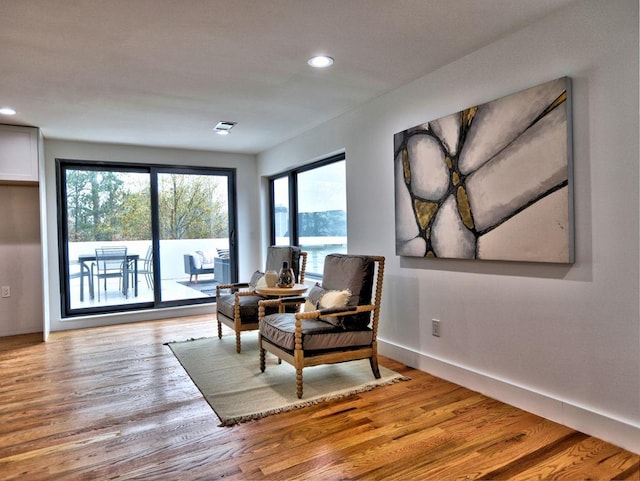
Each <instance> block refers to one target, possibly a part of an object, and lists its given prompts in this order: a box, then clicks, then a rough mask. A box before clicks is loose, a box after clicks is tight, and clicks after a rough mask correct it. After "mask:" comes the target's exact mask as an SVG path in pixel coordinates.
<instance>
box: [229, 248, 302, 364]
mask: <svg viewBox="0 0 640 481" xmlns="http://www.w3.org/2000/svg"><path fill="white" fill-rule="evenodd" d="M283 262H288V263H289V266H290V267H291V268H292V269H293V272H294V275H295V278H296V283H300V284H302V283H303V282H304V273H305V269H306V265H307V253H306V252H303V251H301V250H300V247H296V246H270V247H269V248H268V250H267V263H266V269H265V272H266V271H270V270H273V271H276V272H277V271H279V270H280V269H281V268H282V264H283ZM263 275H264V272H261V271H256V272H255V273H254V275H253V276H252V279H251V280H250V281H249V282H239V283H232V284H218V285H217V286H216V317H217V320H218V337H219V338H222V324H225V325H226V326H228V327H230V328H231V329H233V330H234V331H235V333H236V351H237V352H238V353H239V352H240V350H241V341H240V333H241V332H242V331H254V330H256V329H258V302H259V301H260V300H261V299H264V298H263V297H261V296H258V295H256V293H255V292H254V289H255V287H256V284H257V283H258V281H259V280H260V278H261V277H262V276H263Z"/></svg>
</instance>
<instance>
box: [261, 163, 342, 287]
mask: <svg viewBox="0 0 640 481" xmlns="http://www.w3.org/2000/svg"><path fill="white" fill-rule="evenodd" d="M269 180H270V193H271V194H270V205H271V242H272V244H275V245H299V246H301V247H302V249H303V250H305V251H307V252H308V253H309V256H308V259H307V273H308V275H309V276H310V277H319V276H321V275H322V270H323V266H324V258H325V256H326V255H327V254H330V253H336V252H337V253H346V252H347V193H346V173H345V156H344V154H340V155H337V156H334V157H331V158H328V159H325V160H322V161H319V162H314V163H313V164H309V165H306V166H304V167H300V168H298V169H294V170H290V171H287V172H282V173H280V174H278V175H276V176H273V177H271V178H270V179H269Z"/></svg>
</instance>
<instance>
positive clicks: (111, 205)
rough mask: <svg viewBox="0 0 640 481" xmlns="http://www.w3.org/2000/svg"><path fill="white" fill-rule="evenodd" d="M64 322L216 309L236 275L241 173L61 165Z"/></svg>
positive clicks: (105, 165) (150, 166)
mask: <svg viewBox="0 0 640 481" xmlns="http://www.w3.org/2000/svg"><path fill="white" fill-rule="evenodd" d="M57 172H58V194H59V203H58V207H59V218H60V219H62V222H60V224H59V225H60V235H59V238H60V240H59V244H60V266H61V272H60V279H61V285H62V286H63V288H62V291H63V292H62V300H63V315H64V316H65V317H67V316H74V315H85V314H88V313H98V312H99V313H103V312H115V311H124V310H130V309H141V308H149V307H167V306H174V305H184V304H197V303H205V302H213V301H214V300H215V297H214V296H215V285H216V284H217V283H218V282H222V281H224V282H231V280H232V277H234V278H235V276H232V274H233V273H234V272H235V271H236V269H235V256H234V253H235V251H236V247H235V243H234V239H233V236H232V235H230V233H233V232H235V229H234V223H235V206H234V198H235V195H234V189H235V185H234V184H235V171H234V170H233V169H203V168H172V167H166V166H157V165H132V164H115V163H114V164H111V163H103V162H101V163H92V162H78V161H65V160H58V161H57Z"/></svg>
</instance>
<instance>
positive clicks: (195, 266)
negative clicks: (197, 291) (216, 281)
mask: <svg viewBox="0 0 640 481" xmlns="http://www.w3.org/2000/svg"><path fill="white" fill-rule="evenodd" d="M209 259H210V260H211V262H208V261H209ZM214 259H215V257H214V256H211V257H210V258H205V257H203V255H201V254H199V253H196V252H194V253H192V254H185V255H184V272H185V273H186V274H189V282H192V279H193V276H195V278H196V284H197V283H198V276H199V275H200V274H213V273H214V272H215V266H214V262H213V260H214Z"/></svg>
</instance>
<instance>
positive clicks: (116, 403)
mask: <svg viewBox="0 0 640 481" xmlns="http://www.w3.org/2000/svg"><path fill="white" fill-rule="evenodd" d="M226 332H227V334H228V333H229V331H226ZM215 335H216V328H215V323H214V321H213V320H212V319H211V318H208V317H191V318H176V319H171V320H165V321H156V322H145V323H137V324H128V325H120V326H111V327H104V328H94V329H85V330H79V331H69V332H59V333H53V334H52V335H51V337H50V341H49V342H47V343H43V342H40V339H41V335H39V334H38V335H25V336H14V337H8V338H2V339H0V373H1V374H0V479H2V480H4V481H7V480H14V479H15V480H18V479H19V480H27V481H38V480H111V479H142V480H172V481H174V480H180V481H183V480H215V479H225V480H263V479H269V480H289V479H298V480H314V481H316V480H347V479H354V480H355V479H362V480H412V481H413V480H454V479H457V480H468V479H485V480H506V479H509V480H532V479H543V480H547V479H567V480H610V479H618V480H635V481H638V480H640V457H639V456H638V455H635V454H632V453H629V452H627V451H625V450H623V449H620V448H618V447H616V446H613V445H611V444H608V443H606V442H603V441H601V440H599V439H595V438H593V437H590V436H587V435H585V434H582V433H579V432H576V431H573V430H571V429H569V428H566V427H563V426H560V425H558V424H555V423H553V422H551V421H547V420H545V419H542V418H540V417H538V416H535V415H533V414H530V413H527V412H524V411H521V410H519V409H516V408H513V407H511V406H508V405H506V404H503V403H500V402H498V401H495V400H493V399H489V398H487V397H485V396H483V395H480V394H478V393H476V392H473V391H469V390H468V389H465V388H462V387H459V386H457V385H455V384H451V383H449V382H446V381H443V380H441V379H438V378H435V377H433V376H431V375H429V374H427V373H423V372H419V371H416V370H413V369H410V368H408V367H406V366H404V365H402V364H399V363H397V362H394V361H392V360H390V359H386V358H381V360H380V363H381V364H382V365H384V366H386V367H389V368H391V369H394V370H396V371H399V372H402V373H403V374H405V375H407V376H409V377H411V381H408V382H400V383H397V384H393V385H391V386H386V387H383V388H378V389H374V390H373V391H369V392H366V393H363V394H358V395H354V396H351V397H348V398H346V399H343V400H339V401H334V402H329V403H324V404H320V405H317V406H312V407H308V408H304V409H300V410H296V411H292V412H289V413H284V414H279V415H275V416H270V417H267V418H264V419H261V420H259V421H254V422H250V423H246V424H241V425H238V426H234V427H230V428H221V427H218V419H217V417H216V415H215V414H214V412H213V411H212V410H211V408H210V407H209V405H208V404H207V403H206V401H205V400H204V399H203V397H202V395H201V394H200V392H199V391H198V389H197V388H196V387H195V386H194V385H193V384H192V382H191V380H190V379H189V377H188V376H187V375H186V373H185V372H184V370H183V369H182V367H181V366H180V364H179V363H178V362H177V360H176V359H175V358H174V356H173V354H172V353H171V351H170V350H169V348H167V347H166V346H165V345H163V343H165V342H168V341H176V340H185V339H189V338H197V337H205V336H209V337H211V336H215ZM257 362H258V358H257V353H256V363H257ZM293 382H294V380H293V379H292V383H293ZM292 386H293V384H292Z"/></svg>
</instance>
